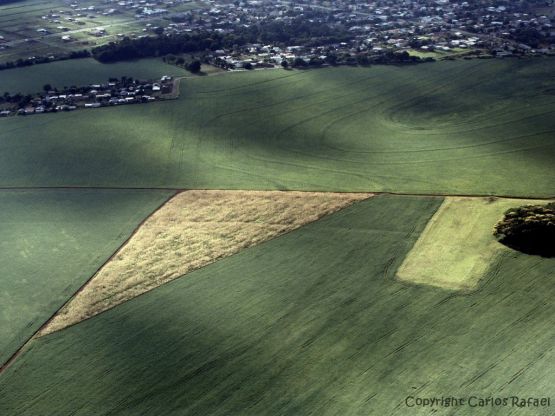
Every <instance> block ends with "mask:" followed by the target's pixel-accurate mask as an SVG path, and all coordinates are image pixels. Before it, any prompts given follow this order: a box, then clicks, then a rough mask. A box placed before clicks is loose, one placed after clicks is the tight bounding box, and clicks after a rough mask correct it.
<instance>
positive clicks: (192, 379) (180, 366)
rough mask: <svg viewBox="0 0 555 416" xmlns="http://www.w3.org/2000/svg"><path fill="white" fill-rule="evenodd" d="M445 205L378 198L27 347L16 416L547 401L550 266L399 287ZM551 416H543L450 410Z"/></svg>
mask: <svg viewBox="0 0 555 416" xmlns="http://www.w3.org/2000/svg"><path fill="white" fill-rule="evenodd" d="M440 203H441V199H439V198H424V197H421V198H418V197H385V196H382V197H375V198H371V199H369V200H367V201H363V202H360V203H357V204H355V205H353V206H352V207H350V208H348V209H346V210H343V211H340V212H339V213H336V214H334V215H332V216H329V217H327V218H325V219H323V220H321V221H318V222H316V223H313V224H311V225H309V226H306V227H304V228H302V229H301V230H298V231H296V232H293V233H290V234H287V235H285V236H282V237H280V238H277V239H275V240H272V241H270V242H267V243H264V244H261V245H259V246H257V247H254V248H251V249H247V250H245V251H243V252H242V253H240V254H238V255H236V256H232V257H229V258H227V259H224V260H222V261H220V262H217V263H214V264H212V265H210V266H208V267H206V268H204V269H201V270H198V271H196V272H193V273H192V274H189V275H188V276H187V277H185V278H183V279H178V280H176V281H173V282H172V283H169V284H167V285H165V286H162V287H160V288H158V289H156V290H154V291H152V292H149V293H147V294H145V295H143V296H141V297H138V298H136V299H134V300H132V301H130V302H128V303H126V304H123V305H121V306H119V307H117V308H115V309H112V310H111V311H108V312H106V313H104V314H101V315H99V316H97V317H95V318H93V319H90V320H88V321H85V322H83V323H81V324H79V325H76V326H74V327H71V328H68V329H67V330H64V331H61V332H58V333H54V334H52V335H50V336H46V337H44V338H41V339H39V340H38V341H35V342H33V343H32V345H31V347H30V349H29V350H28V352H27V353H26V354H24V355H23V356H21V357H20V359H18V360H17V361H16V362H15V363H14V364H13V366H11V367H10V368H8V370H7V371H6V372H5V373H4V374H3V376H2V379H1V380H0V413H1V414H8V415H10V416H16V415H32V416H35V415H41V416H47V415H69V414H72V415H85V416H89V415H91V414H94V415H133V416H134V415H147V414H156V415H208V414H210V415H242V416H243V415H256V416H262V415H277V414H279V415H294V416H299V415H309V414H314V415H339V414H340V415H377V416H382V415H397V416H406V415H409V414H410V415H429V414H430V409H422V408H411V409H409V408H407V407H406V406H405V398H406V397H407V396H409V395H414V396H420V397H436V396H446V395H454V396H457V397H459V396H463V397H464V396H469V395H478V396H484V397H489V396H502V397H504V396H510V395H513V394H518V395H521V396H529V395H532V396H539V397H541V396H549V394H551V393H552V387H553V385H554V383H555V376H554V374H555V373H553V371H551V370H552V365H551V363H552V361H553V359H554V358H555V357H554V354H553V352H554V350H553V335H552V333H553V331H552V328H553V323H554V322H553V308H552V307H551V300H552V298H553V296H554V295H555V293H554V286H553V284H552V281H553V278H555V260H554V259H542V258H540V257H535V256H524V255H519V254H510V255H506V256H504V257H503V260H502V261H501V262H499V263H498V264H497V265H496V267H495V268H492V269H491V270H489V272H488V273H489V278H488V279H487V280H486V283H485V284H484V285H483V286H482V289H481V290H480V291H478V292H475V293H473V294H471V295H466V296H457V295H453V294H452V293H451V292H449V291H444V290H441V289H438V288H432V287H426V286H405V285H403V284H401V283H399V282H397V281H395V280H394V278H393V277H394V273H395V270H396V268H397V267H398V266H399V264H400V262H401V261H402V259H403V257H404V256H405V255H406V253H407V252H408V251H409V250H410V248H411V246H412V244H414V242H415V240H416V239H417V238H418V235H419V233H420V232H421V231H422V229H423V228H424V226H425V224H426V222H427V221H428V219H429V218H430V217H431V216H432V214H433V213H434V211H435V209H437V207H438V206H439V204H440ZM437 414H442V415H457V416H458V415H467V414H480V415H484V414H488V415H501V414H502V415H513V414H514V415H520V414H530V415H532V414H533V415H535V416H536V415H550V414H552V413H551V411H550V410H549V409H532V410H531V411H527V410H521V409H510V408H509V409H501V410H500V409H498V408H483V409H472V408H468V407H465V408H463V409H462V410H461V409H457V408H450V409H440V411H439V412H438V413H437Z"/></svg>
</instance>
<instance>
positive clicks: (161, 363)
mask: <svg viewBox="0 0 555 416" xmlns="http://www.w3.org/2000/svg"><path fill="white" fill-rule="evenodd" d="M37 1H38V0H37ZM39 3H40V2H39ZM39 3H37V4H39ZM33 4H35V3H33ZM68 68H73V70H71V71H69V72H68V71H62V69H64V70H67V69H68ZM170 69H173V70H174V71H180V70H178V69H176V68H173V67H168V66H165V65H164V64H163V63H162V62H161V61H154V60H150V61H141V62H139V63H137V64H135V63H128V64H117V65H110V66H106V65H101V64H98V63H93V62H92V61H90V60H82V61H67V62H59V63H54V64H48V65H38V66H35V67H31V68H24V69H18V70H16V71H13V72H12V71H3V72H1V73H0V93H1V91H2V90H4V89H8V90H9V89H12V88H13V89H17V90H21V91H35V90H40V89H41V88H42V85H43V84H45V83H50V84H53V85H57V86H63V85H69V84H86V83H92V82H99V81H103V80H104V79H107V78H108V77H112V76H122V75H127V76H134V77H138V78H152V77H157V76H160V75H163V74H170V75H179V73H176V72H171V71H170ZM554 72H555V59H549V58H545V59H543V58H542V59H528V60H517V59H515V60H502V59H498V60H473V61H464V60H463V61H452V62H451V61H445V62H438V63H434V64H422V65H416V66H403V67H396V66H372V67H369V68H346V67H338V68H326V69H320V70H308V71H298V70H283V69H278V70H265V71H242V72H235V73H224V74H220V75H217V76H200V77H190V78H187V79H183V80H182V81H181V85H180V91H181V95H180V97H179V98H178V99H175V100H168V101H165V102H156V103H152V104H145V105H133V106H118V107H110V108H102V109H95V110H82V111H75V112H71V113H57V114H45V115H34V116H27V117H7V118H4V119H0V150H1V151H0V234H1V235H2V242H1V243H0V249H1V250H0V260H1V263H2V265H3V266H2V269H1V270H0V365H1V364H4V363H5V362H6V360H7V359H8V358H9V357H10V356H12V354H13V353H14V352H15V351H17V350H18V349H19V348H20V347H21V346H22V345H24V344H25V347H24V348H23V349H21V350H20V352H21V353H20V354H19V355H18V356H17V357H16V359H14V360H11V361H10V364H9V365H8V366H5V367H3V368H1V369H0V416H4V415H6V416H23V415H28V416H37V415H40V416H50V415H52V416H69V415H76V416H79V415H83V416H91V415H95V416H96V415H98V416H102V415H106V416H108V415H110V416H113V415H120V416H123V415H126V416H127V415H129V416H137V415H156V416H158V415H160V416H163V415H172V416H173V415H175V416H184V415H199V416H205V415H222V416H224V415H225V416H244V415H253V416H264V415H268V416H274V415H292V416H308V415H357V416H358V415H376V416H382V415H383V416H386V415H388V416H406V415H429V414H432V413H433V412H434V411H435V410H438V412H437V414H441V415H453V416H454V415H456V416H460V415H463V416H466V415H474V414H480V415H496V416H497V415H503V416H505V415H515V416H516V415H524V414H526V415H528V414H530V415H532V414H533V415H534V416H536V415H546V416H547V415H552V414H553V412H552V408H534V409H519V408H511V407H508V408H504V407H485V408H481V409H477V408H471V407H468V406H465V407H463V408H456V407H454V408H441V409H430V408H422V407H419V408H418V407H414V408H413V407H411V408H409V407H407V405H406V402H405V400H406V398H407V397H408V396H418V397H442V396H455V397H469V396H478V397H481V398H482V397H483V398H484V399H485V398H488V397H508V396H512V395H518V396H521V397H529V396H532V397H549V396H550V394H552V392H553V391H552V388H553V385H555V376H554V374H555V372H554V371H553V365H552V362H553V359H555V355H554V351H555V350H554V349H553V345H554V341H555V338H554V336H553V325H554V324H555V314H554V313H553V307H552V299H553V297H554V296H555V286H554V285H553V279H555V259H554V258H551V259H549V258H542V257H538V256H529V255H524V254H520V253H518V252H516V251H513V250H510V249H508V248H506V247H503V248H502V249H500V248H499V247H498V245H499V243H498V242H496V241H495V240H494V239H493V237H492V236H491V227H492V226H493V224H494V222H495V221H496V220H497V217H498V216H501V211H502V207H506V206H513V203H514V204H515V205H517V204H520V203H525V199H506V198H503V199H495V198H481V199H480V198H475V196H479V195H497V196H512V197H517V198H530V199H532V198H548V197H551V198H553V197H555V169H554V168H553V167H554V166H555V117H554V115H555V93H554V91H555V77H553V73H554ZM4 86H6V87H4ZM8 86H9V87H8ZM26 88H28V89H27V90H26ZM14 92H15V91H14ZM133 188H135V189H133ZM139 188H140V189H139ZM168 189H248V190H259V189H268V190H270V189H280V190H302V191H311V190H314V191H364V192H391V193H402V194H407V195H376V196H373V197H371V198H369V199H367V200H364V201H361V202H358V203H355V204H354V205H351V206H350V207H348V208H346V209H343V210H341V211H338V212H336V213H335V214H332V215H330V216H327V217H325V218H323V219H320V220H318V221H315V222H313V223H311V224H309V225H307V226H304V227H302V228H300V229H298V230H296V231H293V232H289V233H287V234H284V235H282V236H280V237H278V238H275V239H273V240H270V241H267V242H264V243H261V244H259V245H257V246H254V247H250V248H248V249H243V250H241V251H240V252H239V253H238V254H235V255H233V256H230V257H227V258H224V259H219V260H218V261H216V262H214V263H212V264H210V265H208V266H205V267H203V268H200V269H198V270H195V271H193V272H191V273H188V274H187V275H185V276H182V277H181V278H179V279H176V280H174V281H172V282H170V283H166V284H164V285H162V286H159V287H157V288H156V289H153V290H151V291H149V292H147V293H144V294H142V295H140V296H138V297H135V298H133V299H131V300H129V301H127V302H125V303H122V304H120V305H118V306H116V307H114V308H113V309H110V310H107V311H105V312H103V313H101V314H99V315H97V316H95V317H93V318H90V319H87V320H84V321H82V322H79V323H77V324H75V325H73V326H70V327H68V328H66V329H63V330H61V331H58V332H53V333H51V334H49V335H46V336H42V337H40V336H38V335H36V336H33V334H36V331H37V329H39V328H40V327H41V326H42V325H43V324H44V323H45V321H47V320H48V319H49V318H51V317H52V315H53V314H54V313H55V312H56V311H57V310H58V309H59V308H60V306H62V305H63V304H64V303H66V302H67V301H68V300H69V299H70V298H72V296H73V295H74V294H75V292H76V291H77V290H78V289H79V288H80V287H81V286H82V285H83V283H85V282H86V281H87V280H88V279H89V278H90V277H91V276H93V275H94V273H95V272H96V271H97V270H98V268H99V267H100V266H101V265H102V264H103V263H104V262H105V261H106V260H107V259H108V258H110V257H111V256H112V255H113V254H114V253H115V251H116V250H117V249H118V247H120V246H121V245H122V243H123V242H124V241H125V240H126V239H127V238H128V237H129V236H130V235H131V234H132V233H133V230H135V229H136V227H137V226H138V225H139V224H140V223H141V220H143V219H144V218H145V217H147V216H148V215H149V214H150V213H152V212H153V211H154V210H155V209H156V208H157V207H159V206H160V205H161V204H162V203H163V202H164V201H165V200H167V199H168V198H169V197H170V196H171V195H173V192H172V191H171V190H168ZM439 194H441V195H445V196H446V198H443V197H442V196H441V195H439ZM461 195H466V196H464V197H462V196H461ZM446 201H447V202H446ZM449 201H455V202H457V204H455V203H454V202H453V204H450V203H448V202H449ZM460 201H462V202H463V203H459V202H460ZM492 201H496V202H495V204H494V203H492ZM519 201H520V202H519ZM222 204H225V202H224V201H221V200H218V201H216V202H214V203H213V206H207V207H206V208H207V209H208V208H209V209H220V208H219V207H222ZM440 207H442V208H440ZM450 208H452V209H450ZM494 208H495V209H494ZM438 209H439V211H438ZM503 209H504V208H503ZM208 211H209V210H208ZM208 211H207V212H208ZM184 212H185V211H184V210H181V211H176V213H175V214H172V215H175V218H174V217H168V218H169V219H168V224H169V225H164V226H167V227H170V226H172V225H171V224H173V222H172V221H177V220H178V219H179V220H180V221H197V222H199V224H197V225H199V227H200V228H202V224H205V225H204V226H205V227H207V226H208V225H207V224H209V223H210V222H211V221H212V222H213V220H214V218H208V219H205V218H202V215H201V214H200V213H198V218H197V215H196V214H197V213H196V214H195V215H193V216H190V218H188V217H187V215H186V214H185V213H184ZM445 213H447V214H446V215H443V214H445ZM180 215H183V216H184V218H181V217H180ZM484 215H485V216H484ZM185 217H187V218H185ZM431 218H433V219H436V222H435V223H434V221H432V222H430V219H431ZM442 218H443V222H442V220H441V219H442ZM228 220H229V218H228ZM253 220H254V221H256V218H254V219H253ZM434 224H435V226H434ZM424 230H427V232H426V233H425V234H422V232H423V231H424ZM164 232H165V231H164V230H163V229H162V227H161V228H159V229H153V233H154V234H153V235H155V236H160V238H165V237H164V235H165V234H164ZM203 232H204V230H202V231H200V234H199V238H201V237H202V236H203V235H204V234H202V233H203ZM178 237H179V236H177V237H176V238H178ZM156 238H158V237H156ZM195 239H196V237H195ZM175 241H179V242H180V243H179V244H181V246H179V247H178V245H179V244H177V245H176V244H174V246H175V247H176V250H177V249H179V253H182V252H184V251H185V250H188V249H189V248H190V246H193V245H194V244H196V243H195V241H189V240H179V238H178V239H177V240H175ZM438 241H439V242H441V241H445V242H446V244H443V245H442V244H439V245H438ZM183 242H184V243H183ZM199 244H208V241H205V242H202V241H199ZM415 244H416V245H415ZM172 247H173V246H172ZM461 247H462V249H461ZM182 250H183V251H182ZM488 252H489V253H490V254H491V256H490V257H488V258H486V257H487V256H485V255H484V253H486V254H487V253H488ZM409 253H410V254H409ZM434 253H435V254H434ZM143 254H144V255H143ZM493 254H495V256H493ZM407 259H408V260H407ZM411 259H412V260H415V259H416V260H417V261H410V260H411ZM118 260H121V258H120V257H118V256H117V255H115V256H114V258H113V261H118ZM180 260H181V259H179V260H176V261H180ZM159 261H160V258H159V257H156V256H154V257H153V256H150V257H149V255H148V253H146V252H145V253H141V256H140V257H138V260H136V261H134V263H135V264H136V265H137V268H138V270H140V269H141V267H144V266H145V265H146V266H150V265H155V266H159V264H157V262H158V263H159ZM404 262H406V264H405V263H404ZM402 264H403V265H404V266H405V269H406V270H407V271H408V272H407V273H408V274H407V273H405V274H403V273H399V267H400V266H401V265H402ZM465 265H466V266H465ZM402 270H403V269H401V271H402ZM446 270H449V271H450V272H449V276H444V275H443V274H444V273H445V271H446ZM415 273H416V274H415ZM407 276H408V277H409V278H407ZM468 276H470V277H471V278H472V279H470V280H472V281H471V282H470V283H472V285H466V286H465V285H461V284H456V285H446V284H443V285H442V284H439V285H437V282H440V283H444V282H452V281H456V283H457V282H458V283H460V282H462V281H463V280H464V279H466V278H467V277H468ZM150 277H151V278H152V279H157V275H156V273H153V274H152V276H150ZM131 278H135V277H133V276H132V277H131ZM403 278H404V281H401V279H403ZM434 278H437V279H438V280H437V281H436V282H435V283H436V285H435V286H434ZM457 279H458V280H457ZM467 280H468V279H467ZM470 286H471V287H472V291H469V290H466V291H465V290H461V287H462V288H463V289H464V288H469V287H470ZM73 302H77V298H73ZM31 337H32V338H31ZM552 401H553V399H552Z"/></svg>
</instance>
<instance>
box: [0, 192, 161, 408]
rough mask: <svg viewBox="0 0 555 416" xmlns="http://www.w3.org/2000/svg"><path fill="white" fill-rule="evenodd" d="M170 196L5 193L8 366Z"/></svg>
mask: <svg viewBox="0 0 555 416" xmlns="http://www.w3.org/2000/svg"><path fill="white" fill-rule="evenodd" d="M170 195H171V193H169V192H164V191H149V192H147V191H138V190H136V191H133V190H127V191H117V192H116V191H109V190H35V191H31V190H26V191H23V190H22V191H2V192H0V235H1V236H2V240H1V241H0V263H1V264H2V269H1V272H0V288H1V289H0V305H1V307H0V363H2V364H3V363H4V362H5V361H6V360H7V359H8V358H9V357H10V356H11V355H12V354H13V353H14V352H15V351H16V350H17V349H18V348H19V347H20V346H21V345H22V344H23V343H25V342H26V341H27V340H28V339H29V338H30V337H31V336H32V335H33V334H34V332H35V331H36V330H37V329H38V328H39V327H40V326H41V325H42V324H43V323H44V322H45V321H46V320H47V319H48V318H50V317H51V316H52V315H53V314H54V312H56V310H57V309H58V308H60V307H61V306H62V305H63V304H64V303H65V302H66V301H67V300H68V299H69V298H70V297H71V295H72V294H73V293H75V291H76V290H77V289H78V288H79V287H80V286H81V285H82V284H83V283H85V282H86V281H87V279H88V278H89V277H90V276H91V275H92V274H93V273H94V272H95V271H96V270H97V269H98V268H99V267H100V266H101V265H102V264H103V263H104V261H106V260H107V259H108V258H109V257H110V256H111V255H112V253H113V252H114V251H115V250H116V249H117V248H118V247H119V246H120V245H121V244H122V243H123V242H124V241H125V240H126V239H127V238H128V237H129V236H130V235H131V232H132V231H133V230H134V228H135V227H136V226H137V225H138V224H139V223H140V222H141V220H142V219H143V218H144V217H145V216H147V215H148V214H149V213H150V212H151V211H152V210H154V209H155V208H156V207H157V206H158V205H160V204H161V203H162V202H163V201H164V200H165V199H167V198H168V197H169V196H170ZM0 414H2V415H8V414H7V413H4V412H1V411H0Z"/></svg>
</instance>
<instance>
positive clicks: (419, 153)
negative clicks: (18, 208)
mask: <svg viewBox="0 0 555 416" xmlns="http://www.w3.org/2000/svg"><path fill="white" fill-rule="evenodd" d="M554 69H555V60H554V59H533V60H488V61H478V60H477V61H455V62H438V63H433V64H422V65H417V66H410V67H407V66H405V67H394V66H373V67H371V68H334V69H322V70H314V71H285V70H273V71H255V72H241V73H235V74H225V75H222V76H211V77H210V76H208V77H198V78H195V79H188V80H184V81H182V85H181V98H180V99H179V100H177V101H171V102H170V101H168V102H162V103H155V104H149V105H141V106H122V107H118V108H106V109H99V110H93V111H79V112H75V113H71V114H49V115H40V116H33V117H28V118H23V117H12V118H9V119H5V120H0V146H1V147H2V149H3V151H2V153H1V154H0V185H1V186H38V185H41V186H54V185H83V186H116V187H176V188H201V189H204V188H209V189H213V188H217V189H294V190H333V191H392V192H403V193H446V194H483V195H487V194H496V195H514V196H530V197H549V196H553V195H555V169H553V163H554V162H555V140H554V138H555V136H554V132H555V117H553V114H554V112H555V109H554V104H555V95H553V89H554V86H555V79H554V78H553V76H552V73H553V70H554ZM68 126H69V128H68Z"/></svg>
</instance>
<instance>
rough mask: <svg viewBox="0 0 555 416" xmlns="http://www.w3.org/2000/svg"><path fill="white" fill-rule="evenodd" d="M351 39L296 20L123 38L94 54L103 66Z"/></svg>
mask: <svg viewBox="0 0 555 416" xmlns="http://www.w3.org/2000/svg"><path fill="white" fill-rule="evenodd" d="M349 38H350V37H349V34H348V33H347V31H346V30H345V29H344V28H338V27H332V26H330V25H327V24H321V23H315V22H307V21H305V20H303V19H295V20H293V21H292V22H290V23H286V22H276V21H271V22H263V23H261V24H259V25H253V26H250V27H242V28H238V29H236V30H235V31H234V32H233V33H226V34H218V33H208V32H198V33H181V34H176V35H167V36H163V35H159V36H155V37H143V38H138V39H130V38H124V39H122V40H121V41H119V42H111V43H109V44H107V45H102V46H99V47H97V48H94V49H93V51H92V53H93V56H94V57H95V58H96V59H97V60H99V61H100V62H116V61H125V60H132V59H140V58H146V57H152V56H165V55H169V54H182V53H193V52H202V51H214V50H217V49H227V48H233V47H237V46H243V45H246V44H249V43H258V42H260V43H268V42H280V43H284V44H300V45H308V46H310V45H311V44H314V45H322V44H331V43H337V42H342V41H345V40H348V39H349Z"/></svg>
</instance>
